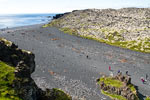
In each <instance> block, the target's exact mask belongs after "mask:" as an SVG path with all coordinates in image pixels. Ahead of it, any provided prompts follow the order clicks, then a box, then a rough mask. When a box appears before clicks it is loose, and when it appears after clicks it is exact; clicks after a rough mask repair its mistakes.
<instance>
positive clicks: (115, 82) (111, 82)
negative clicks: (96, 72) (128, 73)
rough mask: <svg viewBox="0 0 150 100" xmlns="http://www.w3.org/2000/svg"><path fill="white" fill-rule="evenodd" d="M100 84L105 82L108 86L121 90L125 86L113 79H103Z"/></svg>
mask: <svg viewBox="0 0 150 100" xmlns="http://www.w3.org/2000/svg"><path fill="white" fill-rule="evenodd" d="M100 82H104V83H105V84H106V85H107V86H114V87H117V88H120V87H122V86H123V83H122V82H120V81H119V80H116V79H113V78H112V77H101V78H100ZM100 82H99V83H100Z"/></svg>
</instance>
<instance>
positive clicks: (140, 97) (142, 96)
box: [135, 86, 146, 100]
mask: <svg viewBox="0 0 150 100" xmlns="http://www.w3.org/2000/svg"><path fill="white" fill-rule="evenodd" d="M135 88H136V90H137V94H138V97H139V99H140V100H144V98H146V96H144V95H143V94H141V93H140V92H139V89H138V86H135Z"/></svg>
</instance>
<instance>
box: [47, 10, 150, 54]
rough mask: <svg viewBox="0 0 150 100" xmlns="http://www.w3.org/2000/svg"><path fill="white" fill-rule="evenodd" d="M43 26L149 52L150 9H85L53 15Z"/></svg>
mask: <svg viewBox="0 0 150 100" xmlns="http://www.w3.org/2000/svg"><path fill="white" fill-rule="evenodd" d="M46 26H54V27H58V28H60V29H61V30H62V31H64V32H66V33H71V34H75V35H79V36H82V37H86V38H88V39H89V38H90V39H95V40H98V41H100V42H105V43H108V44H110V45H115V46H120V47H123V48H128V49H131V50H136V51H141V52H147V53H150V34H149V33H150V8H122V9H118V10H116V9H86V10H77V11H73V12H71V13H68V14H64V15H61V17H57V19H55V18H54V20H52V21H51V22H50V23H49V24H47V25H46Z"/></svg>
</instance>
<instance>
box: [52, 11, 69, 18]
mask: <svg viewBox="0 0 150 100" xmlns="http://www.w3.org/2000/svg"><path fill="white" fill-rule="evenodd" d="M67 14H69V12H67V13H63V14H56V15H55V16H53V19H58V18H60V17H62V16H64V15H67Z"/></svg>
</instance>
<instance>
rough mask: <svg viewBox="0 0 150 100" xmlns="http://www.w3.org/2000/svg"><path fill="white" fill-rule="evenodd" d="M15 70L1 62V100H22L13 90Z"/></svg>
mask: <svg viewBox="0 0 150 100" xmlns="http://www.w3.org/2000/svg"><path fill="white" fill-rule="evenodd" d="M14 71H15V68H14V67H11V66H9V65H8V64H6V63H4V62H2V61H0V100H20V98H19V97H18V96H17V94H16V92H15V90H14V89H13V88H12V84H13V81H14V80H15V74H14Z"/></svg>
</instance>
